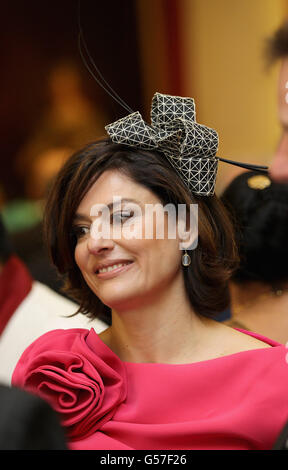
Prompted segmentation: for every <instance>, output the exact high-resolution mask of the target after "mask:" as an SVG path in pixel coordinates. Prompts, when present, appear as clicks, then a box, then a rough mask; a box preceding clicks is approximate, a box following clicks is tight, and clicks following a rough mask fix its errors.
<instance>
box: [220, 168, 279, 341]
mask: <svg viewBox="0 0 288 470" xmlns="http://www.w3.org/2000/svg"><path fill="white" fill-rule="evenodd" d="M221 199H222V202H223V203H224V204H225V206H226V207H227V209H228V210H229V211H230V213H231V218H232V219H233V220H234V223H235V228H236V230H235V231H236V239H237V246H238V247H239V255H240V263H239V266H238V268H237V270H236V271H235V272H234V273H233V276H232V278H231V281H230V282H229V288H230V297H231V318H230V320H229V321H228V324H229V325H231V326H234V327H238V328H242V329H245V330H249V331H255V332H256V333H260V334H262V335H264V336H268V337H269V338H272V339H274V340H275V341H278V342H279V343H283V344H285V343H286V342H287V341H288V316H287V310H288V247H287V239H288V184H283V183H275V182H274V181H272V180H271V179H270V178H269V177H268V176H267V175H265V174H259V173H256V172H254V171H248V172H245V173H242V174H240V175H238V176H237V177H236V178H235V179H233V181H232V182H231V183H230V184H229V185H228V186H227V188H226V189H225V191H224V193H223V195H222V197H221Z"/></svg>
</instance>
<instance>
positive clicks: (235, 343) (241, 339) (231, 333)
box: [219, 324, 272, 354]
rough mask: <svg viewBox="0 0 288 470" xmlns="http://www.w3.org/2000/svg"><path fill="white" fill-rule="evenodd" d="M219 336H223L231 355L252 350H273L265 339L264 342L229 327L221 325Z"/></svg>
mask: <svg viewBox="0 0 288 470" xmlns="http://www.w3.org/2000/svg"><path fill="white" fill-rule="evenodd" d="M220 329H221V332H220ZM219 334H221V336H222V339H223V345H225V349H227V350H229V351H230V354H231V353H235V352H241V351H249V350H252V349H263V348H272V346H271V345H270V344H268V343H267V342H266V341H264V339H263V341H262V340H261V339H258V338H255V337H254V336H251V335H250V334H249V333H248V332H247V333H243V332H241V331H238V330H235V329H234V328H232V327H230V326H228V325H224V324H220V325H219Z"/></svg>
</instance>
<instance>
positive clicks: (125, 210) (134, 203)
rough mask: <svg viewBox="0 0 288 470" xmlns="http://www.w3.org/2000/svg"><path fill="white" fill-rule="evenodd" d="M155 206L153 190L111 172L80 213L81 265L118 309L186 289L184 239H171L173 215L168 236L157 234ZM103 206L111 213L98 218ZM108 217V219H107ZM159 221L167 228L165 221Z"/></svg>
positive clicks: (87, 278)
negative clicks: (151, 212) (181, 246)
mask: <svg viewBox="0 0 288 470" xmlns="http://www.w3.org/2000/svg"><path fill="white" fill-rule="evenodd" d="M113 201H114V206H113V205H112V204H113ZM147 204H150V206H147ZM155 204H158V205H160V204H161V201H160V200H159V199H158V198H157V197H156V196H155V195H154V194H153V193H152V192H151V191H150V190H148V189H147V188H145V187H144V186H142V185H140V184H138V183H136V182H134V181H133V180H131V179H130V178H129V177H128V176H126V175H124V174H123V173H120V172H119V171H117V170H109V171H106V172H104V173H103V174H102V175H101V176H100V177H99V178H98V180H97V181H96V182H95V183H94V185H93V186H92V187H91V189H90V190H89V191H88V193H87V194H86V195H85V197H84V198H83V199H82V201H81V203H80V205H79V207H78V209H77V212H76V217H75V221H74V227H73V230H74V232H75V233H76V236H77V244H76V248H75V261H76V263H77V265H78V267H79V269H80V270H81V272H82V275H83V277H84V279H85V281H86V282H87V284H88V286H89V287H90V288H91V290H92V291H93V292H94V293H95V294H96V296H97V297H99V298H100V299H101V301H102V302H103V303H104V304H106V305H108V306H109V307H111V308H112V309H115V310H121V309H129V308H137V306H141V305H143V304H145V303H147V302H148V303H149V302H150V301H151V300H152V299H155V298H157V296H159V295H162V294H164V295H165V293H166V295H167V289H169V288H170V287H171V285H172V284H173V285H174V286H175V283H179V285H183V284H182V283H183V274H182V268H181V255H182V252H181V250H180V249H179V237H178V235H177V236H176V237H174V238H173V237H171V236H169V237H167V233H168V221H167V214H166V215H164V219H163V220H164V229H163V230H164V231H163V234H164V237H163V236H161V230H160V232H159V231H158V233H157V232H156V218H155V215H154V216H153V217H152V218H151V217H149V209H148V212H147V207H148V208H149V207H150V208H151V205H153V206H152V207H155ZM102 206H103V207H104V206H105V207H104V210H105V211H106V212H101V211H98V213H97V209H99V208H102ZM161 207H163V206H162V205H161V206H158V209H159V208H160V212H161ZM145 209H146V212H145ZM103 214H106V219H103V218H101V215H102V217H103ZM147 214H148V215H147ZM162 215H163V211H162ZM103 220H104V221H103ZM157 220H158V222H159V220H160V225H161V217H160V219H157ZM100 221H102V222H101V223H100ZM107 221H108V227H107ZM162 225H163V224H162ZM158 229H159V226H158ZM160 229H161V227H160ZM105 230H106V231H105ZM109 230H110V233H109ZM159 233H160V238H159ZM129 235H130V236H129ZM131 235H133V236H132V237H131Z"/></svg>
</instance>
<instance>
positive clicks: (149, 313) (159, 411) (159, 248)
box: [13, 118, 288, 450]
mask: <svg viewBox="0 0 288 470" xmlns="http://www.w3.org/2000/svg"><path fill="white" fill-rule="evenodd" d="M133 119H134V118H133ZM120 124H121V125H122V124H123V123H122V122H120ZM129 125H130V124H129ZM117 126H118V124H117ZM117 126H116V131H117V132H116V131H115V127H114V128H113V129H111V128H109V129H108V130H109V132H110V134H109V135H110V137H111V136H112V137H111V138H112V140H113V139H114V141H115V140H117V139H115V135H116V134H117V135H118V136H119V132H118V130H119V126H118V127H117ZM125 126H126V123H125ZM192 127H193V126H192ZM133 129H134V130H135V126H134V127H133ZM173 129H174V128H173ZM193 129H194V127H193ZM134 130H133V132H134ZM174 130H175V129H174ZM174 130H173V133H174ZM204 130H205V129H204ZM114 131H115V132H114ZM187 132H188V133H189V132H190V130H188V131H187ZM191 132H192V131H191ZM191 132H190V134H189V135H190V136H191V135H192V134H191ZM205 132H206V130H205ZM135 134H137V135H139V134H140V131H139V126H138V125H137V131H136V132H135ZM174 134H175V133H174ZM174 134H173V135H174ZM126 135H127V134H126V133H125V136H126ZM167 135H168V134H167ZM167 135H166V137H167ZM209 135H210V137H211V132H210V134H209ZM132 137H133V136H132ZM132 137H131V142H132V143H131V145H130V144H129V142H128V141H127V138H126V137H125V139H126V142H125V143H126V145H125V146H124V145H123V144H119V143H113V142H111V140H110V139H106V140H103V141H100V142H97V143H95V144H91V145H89V146H88V147H86V148H85V149H84V150H82V151H80V152H79V153H77V154H75V155H74V156H73V157H72V158H71V159H70V161H68V162H67V163H66V165H65V166H64V168H63V169H62V171H61V172H60V174H59V176H58V179H57V181H56V182H55V185H54V188H53V189H52V191H51V193H50V198H49V200H48V205H47V212H46V235H47V242H48V245H49V246H50V251H51V255H52V259H53V261H54V263H55V265H56V266H57V267H58V269H59V271H60V272H61V273H62V274H63V275H64V276H65V277H66V287H67V289H69V291H70V293H71V292H72V293H73V295H74V297H75V299H77V301H78V302H80V311H81V312H83V313H87V314H89V313H90V314H92V315H94V316H95V315H97V314H100V313H103V310H104V311H105V312H106V313H107V312H109V313H110V314H111V319H112V321H111V327H109V328H107V329H106V330H105V331H104V332H103V333H101V334H100V335H99V336H98V335H96V334H95V332H94V331H93V330H90V331H89V330H83V329H82V330H66V331H63V330H57V331H54V332H51V333H48V334H46V335H44V336H42V337H41V338H39V339H38V340H37V341H36V342H34V343H33V344H32V345H31V346H30V347H29V348H28V349H27V350H26V352H25V353H24V354H23V356H22V358H21V360H20V361H19V363H18V365H17V367H16V369H15V372H14V376H13V383H14V384H17V385H19V386H21V387H25V388H28V389H29V390H31V389H32V390H34V391H36V392H37V393H39V394H40V395H41V396H42V397H45V398H46V399H47V400H48V401H49V403H51V404H52V406H53V407H54V408H55V409H56V410H57V411H58V412H59V414H60V416H61V419H62V424H63V426H64V427H65V429H66V432H67V435H68V436H69V446H70V448H72V449H123V450H124V449H268V448H271V447H272V445H273V443H274V441H275V440H276V438H277V435H278V433H279V432H280V430H281V428H282V427H283V425H284V423H285V421H286V419H287V415H288V406H287V404H286V403H287V402H286V387H287V385H288V366H287V364H286V362H285V354H286V350H285V348H284V347H283V346H280V345H278V344H277V343H275V342H273V341H270V340H267V339H265V338H258V337H257V335H252V334H248V333H245V332H240V331H237V330H234V329H232V328H229V327H227V326H225V325H222V324H220V323H218V322H216V321H214V320H213V319H212V317H213V314H215V313H217V312H220V311H222V310H223V309H224V308H225V307H226V305H227V300H228V296H227V280H228V279H229V277H230V275H231V271H232V270H233V269H234V267H235V263H236V261H237V256H236V250H235V244H234V241H233V233H232V229H231V225H230V222H229V218H227V216H226V213H225V211H224V210H223V208H222V206H221V204H220V203H219V201H218V200H217V198H216V196H209V197H203V196H198V195H197V194H195V193H196V192H197V191H195V193H194V194H193V195H192V194H191V192H190V191H189V189H188V187H187V184H186V183H187V181H188V180H187V179H186V180H185V178H184V179H182V177H181V174H182V172H181V171H180V173H179V172H177V171H175V168H173V166H172V165H171V164H170V162H169V161H167V155H166V154H168V153H169V151H170V150H171V148H174V152H175V151H176V150H177V146H176V144H175V142H174V143H173V145H174V144H175V145H174V147H173V145H172V144H171V134H169V135H168V137H167V141H168V143H169V146H168V147H169V148H168V147H167V148H166V150H167V151H166V150H162V151H161V152H158V151H157V149H156V150H154V149H152V150H151V151H149V150H142V149H141V145H137V143H136V144H135V140H133V138H132ZM166 137H165V138H166ZM172 137H173V136H172ZM210 137H209V138H210ZM175 138H176V139H179V132H178V134H177V135H176V137H175ZM145 145H146V146H147V142H146V143H145ZM157 145H158V144H157ZM161 145H162V144H161ZM159 147H160V144H159V145H158V148H159ZM150 148H151V147H150ZM162 148H163V146H162ZM175 149H176V150H175ZM204 151H205V153H207V152H208V151H207V148H205V149H204ZM182 155H184V151H182ZM211 158H214V157H211ZM195 160H196V161H197V162H196V163H197V165H198V166H199V159H198V157H197V156H196V157H195ZM190 163H191V162H190ZM200 163H201V162H200ZM204 163H205V165H206V160H205V162H204ZM212 163H213V162H212ZM201 168H202V167H201ZM189 169H190V171H192V170H193V168H192V169H191V168H190V167H189ZM180 170H181V169H180ZM198 170H199V168H198ZM198 170H197V171H198ZM202 170H203V168H202ZM188 171H189V170H188ZM198 173H199V171H198ZM210 175H211V166H210V167H209V175H208V172H206V174H204V173H203V171H202V173H201V181H202V182H201V185H200V186H201V187H200V186H199V188H198V189H199V193H201V191H202V190H203V188H204V186H205V187H206V186H207V178H208V177H210ZM212 177H213V178H214V175H212ZM188 183H191V179H189V181H188ZM192 183H193V182H192ZM196 183H197V184H198V182H196ZM196 183H195V184H196ZM202 183H203V184H202ZM193 184H194V183H193ZM197 184H196V186H197ZM197 187H198V186H197ZM211 191H212V190H211V188H210V189H209V192H211ZM113 198H114V200H117V201H118V202H117V204H116V205H114V206H113V204H112V201H113ZM119 201H120V203H119ZM168 203H170V204H172V205H174V207H176V208H178V207H179V206H178V204H183V203H185V204H186V206H187V211H188V212H189V205H190V204H191V203H192V204H193V203H194V204H195V203H197V205H198V230H199V236H198V246H197V248H195V249H193V250H190V251H189V247H190V248H191V243H192V242H193V241H194V242H195V225H194V224H193V223H192V224H190V225H189V224H187V226H185V228H186V231H185V230H179V231H178V232H177V235H176V237H174V238H173V237H169V236H168V217H167V214H166V215H164V218H163V220H164V236H163V237H162V238H161V237H157V236H156V235H157V233H156V231H155V228H157V221H155V218H152V219H148V222H147V219H145V214H146V212H145V210H146V209H147V207H151V205H156V204H160V207H162V208H163V207H164V206H165V205H166V204H168ZM149 205H150V206H149ZM101 207H103V208H104V207H105V208H108V209H109V215H110V219H109V220H110V222H111V226H113V228H115V227H116V231H115V232H112V235H111V232H110V234H109V236H104V235H103V233H102V235H101V236H97V235H98V233H99V231H101V230H102V229H103V224H104V222H105V221H106V222H107V218H106V219H105V220H104V219H103V220H104V222H103V220H102V219H101V224H100V223H99V213H100V211H99V208H101ZM135 208H140V209H142V210H140V211H137V210H135ZM160 212H161V211H160ZM162 215H163V214H162ZM177 215H178V217H177V222H178V221H179V220H180V215H179V214H177ZM192 220H193V219H192ZM180 222H181V223H182V222H183V221H182V219H181V220H180ZM95 224H96V227H97V229H95ZM149 224H151V226H152V229H153V231H152V233H153V236H152V237H150V238H149V237H145V234H146V233H147V232H145V229H147V225H149ZM119 225H120V226H121V229H122V230H121V231H120V233H121V236H118V235H119V230H117V228H119ZM180 225H181V224H180ZM151 226H149V227H148V228H149V229H150V228H151ZM106 228H107V227H106ZM182 228H183V223H182ZM131 230H132V231H133V233H134V238H131V237H129V232H130V233H131ZM148 232H149V231H148ZM150 233H151V232H150ZM155 233H156V235H155ZM115 234H116V235H117V236H116V235H115ZM179 244H180V245H181V248H182V250H179ZM194 246H195V243H194ZM185 250H186V252H185ZM183 251H184V254H183ZM187 251H188V253H189V255H188V253H187ZM187 255H188V256H187ZM255 377H257V380H255ZM280 377H281V380H280Z"/></svg>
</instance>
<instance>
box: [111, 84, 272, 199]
mask: <svg viewBox="0 0 288 470" xmlns="http://www.w3.org/2000/svg"><path fill="white" fill-rule="evenodd" d="M105 129H106V131H107V133H108V135H109V136H110V138H111V140H112V142H114V143H118V144H124V145H128V146H131V147H135V148H139V149H143V150H152V149H154V150H155V149H156V150H158V151H160V152H162V153H163V154H164V155H165V157H166V158H167V161H168V162H169V163H170V164H171V165H172V166H173V167H174V169H175V170H176V172H177V173H178V174H179V176H180V177H181V179H182V181H183V182H184V183H185V184H186V186H187V188H188V189H189V190H190V191H191V192H192V193H194V194H198V195H200V196H211V195H213V194H214V190H215V183H216V175H217V169H218V162H219V160H221V161H225V162H227V163H231V164H234V165H237V166H241V167H244V168H247V169H254V170H255V169H256V170H257V169H258V170H261V171H263V170H267V167H265V166H259V165H249V164H245V163H240V162H234V161H231V160H226V159H222V158H220V157H217V156H216V153H217V150H218V143H219V138H218V134H217V132H216V131H215V130H214V129H211V128H210V127H207V126H204V125H202V124H198V123H197V121H196V110H195V102H194V99H193V98H183V97H180V96H171V95H163V94H161V93H155V95H154V96H153V99H152V107H151V125H149V124H146V123H145V121H144V120H143V118H142V116H141V114H140V113H139V112H138V111H136V112H133V113H131V114H129V115H128V116H126V117H124V118H121V119H119V120H118V121H116V122H113V123H112V124H108V125H107V126H106V127H105Z"/></svg>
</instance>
